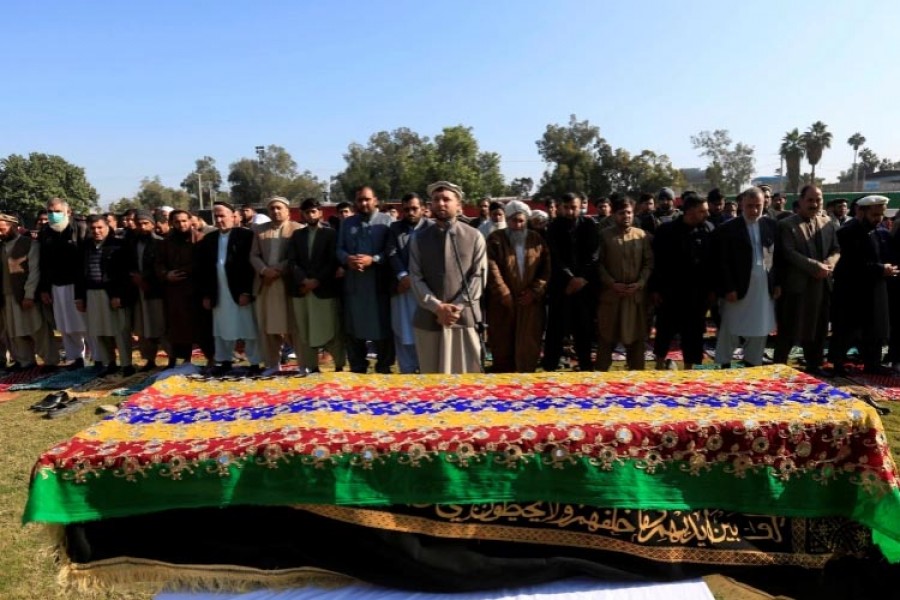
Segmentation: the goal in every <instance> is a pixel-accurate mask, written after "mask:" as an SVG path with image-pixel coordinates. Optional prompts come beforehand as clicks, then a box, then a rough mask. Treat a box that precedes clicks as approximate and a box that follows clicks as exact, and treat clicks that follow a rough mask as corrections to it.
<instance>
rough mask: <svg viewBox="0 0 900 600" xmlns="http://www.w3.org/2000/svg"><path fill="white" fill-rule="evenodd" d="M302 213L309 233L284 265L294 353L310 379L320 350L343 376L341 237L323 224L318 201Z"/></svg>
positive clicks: (292, 246) (294, 242)
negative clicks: (325, 352)
mask: <svg viewBox="0 0 900 600" xmlns="http://www.w3.org/2000/svg"><path fill="white" fill-rule="evenodd" d="M300 210H301V212H302V213H303V220H304V222H305V223H306V227H304V228H302V229H297V230H295V231H294V233H293V234H292V235H291V239H290V240H289V241H288V246H287V256H286V259H285V262H286V265H285V285H286V286H287V290H288V293H289V294H290V296H291V310H292V312H293V315H294V322H295V323H296V326H297V339H296V341H295V342H294V349H295V350H296V352H297V360H298V362H299V363H300V364H302V365H305V366H306V368H307V369H309V371H310V372H311V373H318V372H319V352H318V349H319V348H325V349H326V350H327V351H328V352H329V353H330V354H331V357H332V358H333V359H334V370H335V371H343V370H344V363H345V362H346V356H345V354H344V332H343V328H342V327H341V307H340V295H341V292H340V283H339V281H338V272H340V271H341V266H340V264H338V261H337V233H336V232H335V231H334V229H331V228H330V227H328V226H327V225H323V224H322V221H321V220H322V210H321V207H320V204H319V201H318V200H316V199H315V198H307V199H306V200H304V201H303V203H302V204H301V205H300Z"/></svg>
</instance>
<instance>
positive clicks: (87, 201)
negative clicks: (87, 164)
mask: <svg viewBox="0 0 900 600" xmlns="http://www.w3.org/2000/svg"><path fill="white" fill-rule="evenodd" d="M56 197H58V198H65V199H66V201H67V202H68V203H69V206H70V207H71V208H72V210H73V211H74V212H77V213H88V212H92V211H94V210H97V208H98V206H97V201H98V200H99V198H100V196H99V195H98V194H97V190H95V189H94V187H93V186H92V185H91V184H90V183H88V180H87V178H86V177H85V175H84V169H82V168H81V167H76V166H75V165H73V164H71V163H69V162H67V161H66V160H65V159H64V158H62V157H61V156H56V155H53V154H41V153H39V152H32V153H31V154H29V155H28V157H24V156H21V155H19V154H11V155H9V156H8V157H6V158H4V159H0V210H3V211H6V212H12V213H19V214H22V215H28V216H29V217H30V216H31V215H32V214H34V213H36V212H37V211H38V210H40V209H41V208H44V207H45V206H46V204H47V201H48V200H50V199H51V198H56Z"/></svg>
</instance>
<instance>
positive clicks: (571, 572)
mask: <svg viewBox="0 0 900 600" xmlns="http://www.w3.org/2000/svg"><path fill="white" fill-rule="evenodd" d="M325 514H330V515H331V516H325ZM379 517H386V518H383V519H381V520H380V521H379ZM354 519H358V520H359V522H355V521H354ZM373 519H374V521H373ZM367 520H368V522H369V523H370V525H372V524H373V523H376V522H380V523H382V525H380V526H379V525H373V526H366V525H363V524H360V523H362V522H366V521H367ZM426 531H427V532H430V533H431V535H429V534H426V533H424V532H426ZM454 531H456V532H457V533H456V534H454ZM126 532H127V533H126ZM548 534H549V535H548ZM592 538H593V541H591V540H592ZM65 548H66V551H67V553H68V557H69V559H70V560H72V561H73V562H74V563H77V564H78V565H79V566H80V567H79V568H92V565H93V564H97V567H96V568H97V570H98V576H102V575H100V574H99V572H101V571H102V568H103V567H102V563H98V562H97V561H104V560H106V559H115V558H121V557H132V558H137V559H148V560H153V561H159V562H160V563H163V564H176V565H209V566H221V565H224V566H228V565H236V566H241V567H250V568H255V569H261V570H264V571H268V570H279V569H291V568H298V567H316V568H320V569H327V570H329V571H333V572H337V573H342V574H345V575H349V576H352V577H355V578H358V579H360V580H363V581H367V582H370V583H374V584H377V585H384V586H389V587H395V588H402V589H414V590H420V591H439V592H457V591H470V590H482V589H497V588H503V587H516V586H522V585H530V584H536V583H540V582H544V581H550V580H556V579H563V578H569V577H577V576H587V577H594V578H597V579H602V580H608V581H619V582H621V581H636V582H638V581H644V582H648V581H664V580H679V579H685V578H693V577H699V576H703V575H707V574H713V573H718V574H722V575H727V576H731V577H734V578H736V579H737V580H739V581H742V582H744V583H747V584H748V585H751V586H754V587H757V588H759V589H762V590H765V591H767V592H769V593H772V594H785V595H789V596H791V597H793V598H798V599H800V598H816V599H823V598H825V599H830V598H842V599H843V598H874V597H883V596H880V595H879V594H878V590H881V589H898V586H900V566H898V565H888V564H887V563H886V562H885V561H884V560H883V559H882V558H881V557H880V555H879V554H878V552H877V550H874V549H873V547H872V546H871V544H870V542H869V536H868V534H867V532H865V531H863V530H861V528H860V527H859V526H858V525H854V524H853V523H851V522H849V521H846V520H843V519H790V518H785V517H773V516H760V515H742V514H738V513H731V512H725V511H717V510H698V511H643V510H631V511H628V510H622V509H619V510H614V509H598V508H594V507H585V506H578V505H560V504H551V503H540V502H537V503H522V504H512V503H510V504H482V505H471V506H452V505H447V506H435V505H428V506H417V507H411V506H394V507H375V508H373V507H367V508H352V507H333V506H327V507H326V506H300V507H253V506H243V507H229V508H224V509H213V508H206V509H186V510H175V511H165V512H159V513H153V514H149V515H143V516H134V517H127V518H121V519H105V520H101V521H94V522H85V523H80V524H76V525H69V526H67V527H66V544H65ZM742 552H744V553H747V555H748V556H753V557H756V558H759V557H765V556H769V558H770V561H769V562H768V563H767V562H766V561H765V560H762V561H759V560H755V559H754V560H742V559H741V553H742ZM804 561H808V565H807V566H805V567H804V566H799V565H801V564H803V563H804ZM817 562H819V563H820V565H819V566H818V567H811V566H809V565H812V564H814V563H817ZM263 583H264V581H263Z"/></svg>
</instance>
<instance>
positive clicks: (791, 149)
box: [778, 127, 806, 194]
mask: <svg viewBox="0 0 900 600" xmlns="http://www.w3.org/2000/svg"><path fill="white" fill-rule="evenodd" d="M778 154H780V155H781V157H782V158H783V159H784V162H785V164H786V165H787V178H788V189H790V190H792V191H793V192H794V193H795V194H796V193H798V192H799V191H800V162H801V161H802V160H803V155H804V154H806V146H805V142H804V140H803V136H802V135H800V130H799V129H797V128H796V127H795V128H794V129H793V131H788V132H787V133H786V134H785V135H784V137H783V138H781V147H780V148H779V149H778Z"/></svg>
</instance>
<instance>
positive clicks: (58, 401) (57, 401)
mask: <svg viewBox="0 0 900 600" xmlns="http://www.w3.org/2000/svg"><path fill="white" fill-rule="evenodd" d="M68 400H69V393H68V392H65V391H59V392H53V393H52V394H47V395H46V396H44V398H43V400H41V401H40V402H35V403H34V404H32V405H31V406H30V407H29V410H33V411H37V412H44V411H48V410H53V409H55V408H58V407H60V406H61V405H63V404H65V403H66V402H68Z"/></svg>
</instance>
